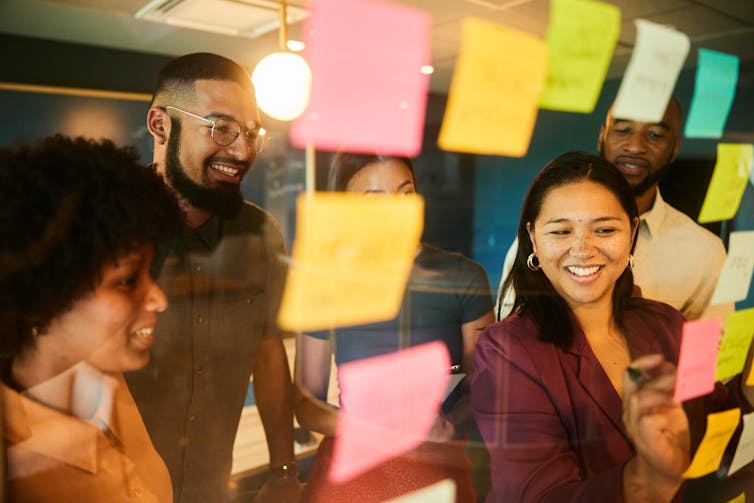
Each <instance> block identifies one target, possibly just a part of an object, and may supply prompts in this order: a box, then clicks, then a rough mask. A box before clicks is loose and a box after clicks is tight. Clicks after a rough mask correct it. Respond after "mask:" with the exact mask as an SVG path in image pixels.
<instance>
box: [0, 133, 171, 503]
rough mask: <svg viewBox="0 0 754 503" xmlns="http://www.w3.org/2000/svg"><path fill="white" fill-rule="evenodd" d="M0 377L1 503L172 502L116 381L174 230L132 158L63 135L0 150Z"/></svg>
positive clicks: (155, 302) (135, 362)
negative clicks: (159, 252) (159, 256)
mask: <svg viewBox="0 0 754 503" xmlns="http://www.w3.org/2000/svg"><path fill="white" fill-rule="evenodd" d="M0 201H2V204H1V205H0V331H1V332H0V333H1V334H2V339H1V342H0V351H1V354H0V371H1V372H2V374H1V375H2V398H3V411H4V414H3V421H4V437H5V448H6V454H7V464H8V469H7V476H8V489H9V496H10V498H11V500H12V501H32V502H33V501H121V500H126V499H130V498H133V497H142V498H145V499H146V500H147V501H166V502H167V501H172V494H171V486H170V478H169V475H168V472H167V470H166V468H165V465H164V463H163V462H162V459H160V457H159V455H158V454H157V452H156V451H155V449H154V447H153V446H152V443H151V441H150V440H149V436H148V434H147V431H146V429H145V428H144V424H143V422H142V420H141V417H140V416H139V413H138V410H137V408H136V406H135V404H134V402H133V399H132V398H131V395H130V393H129V392H128V389H127V388H126V386H125V383H124V381H123V376H122V372H124V371H128V370H134V369H138V368H141V367H143V366H144V365H145V364H146V363H147V361H148V359H149V347H150V346H151V344H152V342H153V340H154V337H155V335H154V334H153V328H154V326H155V324H156V322H157V316H158V314H159V313H160V312H162V311H164V310H165V309H166V308H167V299H166V297H165V294H164V293H163V292H162V290H160V288H159V287H158V286H157V285H156V284H155V282H154V281H153V279H152V275H151V274H150V267H152V260H153V257H154V255H155V249H156V248H157V247H159V246H160V245H161V244H162V243H164V242H165V240H166V239H168V238H170V237H171V236H173V235H175V234H176V233H177V232H179V230H180V229H181V226H182V216H181V215H182V214H181V212H180V210H179V208H178V204H177V202H176V200H175V198H174V196H173V194H172V193H171V192H170V191H169V189H167V187H166V185H165V184H164V182H163V181H162V180H161V178H160V177H159V176H158V175H157V174H155V173H153V172H152V171H150V170H149V169H147V168H144V167H142V166H141V165H140V164H139V162H138V156H137V154H136V152H135V151H134V150H133V149H132V148H118V147H116V146H115V145H114V144H113V143H112V142H110V141H108V140H103V141H100V142H95V141H92V140H85V139H82V138H77V139H70V138H66V137H63V136H55V137H50V138H45V139H43V140H41V141H40V142H39V143H37V144H35V145H33V146H31V145H23V146H20V147H16V148H6V149H0Z"/></svg>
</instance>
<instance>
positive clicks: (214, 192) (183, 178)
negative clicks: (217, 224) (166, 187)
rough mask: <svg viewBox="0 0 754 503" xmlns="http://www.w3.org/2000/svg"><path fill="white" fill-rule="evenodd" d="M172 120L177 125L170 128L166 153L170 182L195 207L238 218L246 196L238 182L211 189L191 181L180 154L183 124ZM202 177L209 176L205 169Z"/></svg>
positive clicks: (166, 171) (222, 215)
mask: <svg viewBox="0 0 754 503" xmlns="http://www.w3.org/2000/svg"><path fill="white" fill-rule="evenodd" d="M172 122H173V128H172V129H171V130H170V137H169V138H168V146H167V152H166V156H165V175H166V176H167V179H168V182H169V183H170V185H171V186H172V187H173V188H174V189H175V190H176V192H178V194H179V195H180V196H181V197H182V198H183V199H185V200H186V202H187V203H189V204H190V205H191V206H193V207H195V208H199V209H202V210H204V211H207V212H209V213H212V214H215V215H218V216H219V217H221V218H232V217H234V216H235V215H236V214H238V212H239V211H240V210H241V205H242V204H243V195H241V191H240V189H239V187H238V185H236V184H234V183H226V182H218V186H217V188H209V187H205V186H203V185H200V184H198V183H196V182H194V181H193V180H191V178H189V177H188V175H186V170H185V169H184V168H183V166H182V165H181V161H180V159H179V157H178V152H179V151H180V150H181V123H180V121H177V120H175V119H173V121H172ZM202 177H203V178H205V179H206V174H205V173H204V172H202Z"/></svg>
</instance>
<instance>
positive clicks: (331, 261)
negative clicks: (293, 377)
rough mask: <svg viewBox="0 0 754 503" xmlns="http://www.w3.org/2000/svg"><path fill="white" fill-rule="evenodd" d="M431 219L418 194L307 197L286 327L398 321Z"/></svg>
mask: <svg viewBox="0 0 754 503" xmlns="http://www.w3.org/2000/svg"><path fill="white" fill-rule="evenodd" d="M423 216H424V200H423V199H422V198H421V196H418V195H414V196H393V195H372V196H364V195H362V194H347V193H338V192H321V193H315V194H301V195H300V196H299V198H298V200H297V201H296V238H295V240H294V243H293V256H292V260H291V266H290V268H289V271H288V277H287V278H286V283H285V290H284V292H283V301H282V305H281V307H280V314H279V316H278V322H279V324H280V326H281V327H282V328H283V329H285V330H292V331H308V330H323V329H329V328H335V327H340V326H345V325H358V324H361V323H372V322H376V321H383V320H388V319H390V318H393V317H395V315H396V314H397V313H398V309H399V307H400V303H401V299H402V298H403V291H404V289H405V287H406V281H407V280H408V275H409V273H410V272H411V266H412V264H413V262H414V256H415V255H416V251H417V250H418V249H419V239H420V237H421V233H422V229H423V223H424V218H423Z"/></svg>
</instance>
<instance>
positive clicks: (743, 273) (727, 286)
mask: <svg viewBox="0 0 754 503" xmlns="http://www.w3.org/2000/svg"><path fill="white" fill-rule="evenodd" d="M753 272H754V231H735V232H731V233H730V239H729V241H728V256H727V257H726V258H725V264H724V265H723V269H722V271H720V278H719V279H718V280H717V286H716V287H715V293H713V294H712V300H711V301H710V304H713V305H714V304H725V303H729V302H738V301H739V300H744V299H745V298H746V297H748V295H749V286H750V285H751V276H752V273H753Z"/></svg>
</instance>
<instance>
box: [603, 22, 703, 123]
mask: <svg viewBox="0 0 754 503" xmlns="http://www.w3.org/2000/svg"><path fill="white" fill-rule="evenodd" d="M634 23H636V45H635V46H634V52H633V54H632V55H631V61H629V63H628V67H627V68H626V73H625V75H624V76H623V81H622V82H621V84H620V89H618V95H617V96H616V98H615V105H614V107H613V117H619V118H621V119H631V120H636V121H641V122H660V121H661V120H662V117H663V115H665V107H667V105H668V100H670V96H671V94H672V93H673V88H674V87H675V82H676V80H677V79H678V73H679V72H680V71H681V68H682V67H683V63H684V61H686V56H687V55H688V53H689V45H690V44H689V37H688V36H686V34H685V33H681V32H680V31H677V30H674V29H672V28H669V27H667V26H663V25H660V24H656V23H651V22H649V21H645V20H644V19H636V20H635V21H634Z"/></svg>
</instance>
